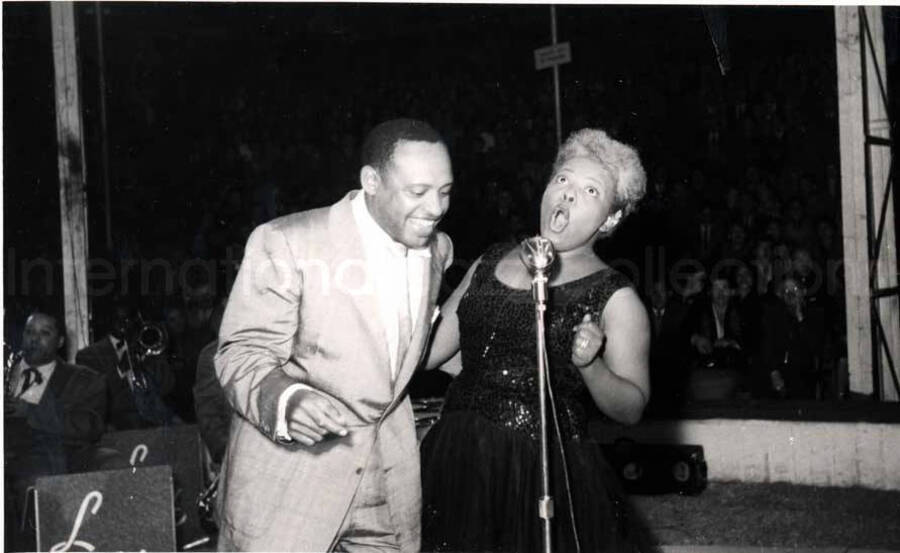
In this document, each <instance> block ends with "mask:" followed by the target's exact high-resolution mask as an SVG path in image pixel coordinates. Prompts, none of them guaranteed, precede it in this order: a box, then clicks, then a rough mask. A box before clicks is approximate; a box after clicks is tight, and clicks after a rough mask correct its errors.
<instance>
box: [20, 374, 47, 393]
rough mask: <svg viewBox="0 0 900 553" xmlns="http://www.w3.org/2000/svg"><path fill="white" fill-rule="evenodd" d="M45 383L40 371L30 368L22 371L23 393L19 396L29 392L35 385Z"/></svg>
mask: <svg viewBox="0 0 900 553" xmlns="http://www.w3.org/2000/svg"><path fill="white" fill-rule="evenodd" d="M43 382H44V377H43V376H41V373H40V371H38V370H37V369H35V368H33V367H28V368H26V369H25V370H24V371H22V391H20V392H19V396H21V395H22V394H24V393H25V392H27V391H28V389H29V388H31V387H32V386H34V385H35V384H38V385H39V384H42V383H43Z"/></svg>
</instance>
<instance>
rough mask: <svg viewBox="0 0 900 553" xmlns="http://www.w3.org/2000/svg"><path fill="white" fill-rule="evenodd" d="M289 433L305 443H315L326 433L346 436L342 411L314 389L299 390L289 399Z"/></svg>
mask: <svg viewBox="0 0 900 553" xmlns="http://www.w3.org/2000/svg"><path fill="white" fill-rule="evenodd" d="M287 422H288V433H289V434H290V435H291V438H293V439H295V440H297V441H298V442H300V443H302V444H303V445H308V446H311V445H315V444H317V443H319V442H321V441H322V440H323V439H324V438H325V436H326V435H328V434H336V435H338V436H346V435H347V428H346V426H345V425H346V422H345V421H344V417H343V416H342V415H341V412H340V411H338V410H337V408H336V407H335V406H334V405H333V404H332V403H331V400H329V399H328V398H327V397H325V396H323V395H322V394H319V393H316V392H315V391H313V390H297V391H296V392H294V394H293V395H292V396H291V398H290V399H289V400H288V405H287Z"/></svg>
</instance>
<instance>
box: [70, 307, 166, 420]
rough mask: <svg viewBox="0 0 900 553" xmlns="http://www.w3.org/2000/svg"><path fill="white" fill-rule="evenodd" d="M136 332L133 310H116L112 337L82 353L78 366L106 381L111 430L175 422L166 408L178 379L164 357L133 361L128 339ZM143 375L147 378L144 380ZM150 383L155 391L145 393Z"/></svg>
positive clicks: (97, 342)
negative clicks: (143, 384)
mask: <svg viewBox="0 0 900 553" xmlns="http://www.w3.org/2000/svg"><path fill="white" fill-rule="evenodd" d="M135 328H136V319H135V318H134V317H133V310H132V309H131V308H130V307H128V306H125V305H119V306H117V307H116V311H115V317H114V320H113V324H112V330H110V333H109V335H107V336H104V337H103V338H101V339H100V340H98V341H96V342H94V343H93V344H90V345H88V346H86V347H84V348H83V349H81V350H80V351H79V352H78V353H77V354H76V355H75V362H76V363H78V364H79V365H84V366H86V367H90V368H91V369H93V370H95V371H97V372H98V373H100V374H102V375H103V376H105V377H106V382H107V402H108V404H109V412H108V414H107V421H106V422H107V424H108V425H109V426H110V427H111V428H110V430H132V429H136V428H152V427H156V426H162V425H164V424H168V423H169V422H172V411H171V409H170V408H169V406H168V405H166V404H165V398H166V396H167V395H168V394H169V393H170V392H171V391H172V388H173V387H174V384H175V379H174V376H173V374H172V371H171V368H170V367H169V363H168V361H166V359H165V358H163V357H162V356H160V355H158V356H149V357H146V358H145V359H144V360H143V362H141V363H139V365H140V366H137V365H138V363H137V362H134V361H133V357H132V353H135V352H130V351H129V348H130V347H132V346H130V345H129V344H128V338H129V337H130V335H131V334H133V332H134V329H135ZM141 375H143V376H141ZM142 379H148V380H149V381H150V382H151V383H152V384H151V389H150V391H149V392H148V393H142V391H141V385H142V384H140V383H141V380H142Z"/></svg>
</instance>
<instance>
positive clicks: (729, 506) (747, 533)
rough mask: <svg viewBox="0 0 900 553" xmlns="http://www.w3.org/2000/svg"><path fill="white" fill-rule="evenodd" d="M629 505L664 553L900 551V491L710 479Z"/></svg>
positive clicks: (643, 497)
mask: <svg viewBox="0 0 900 553" xmlns="http://www.w3.org/2000/svg"><path fill="white" fill-rule="evenodd" d="M632 502H633V504H634V506H635V508H636V509H637V511H638V513H639V516H642V517H643V519H644V521H645V522H646V524H647V525H648V526H649V527H650V528H651V531H652V532H653V534H654V536H655V538H656V541H657V543H659V544H661V545H665V546H666V548H665V551H666V552H667V553H688V552H690V551H697V552H698V553H701V552H702V553H714V552H719V551H721V552H723V553H726V552H727V553H749V552H754V553H763V552H767V553H768V552H776V551H777V552H781V551H807V550H816V551H829V552H830V551H842V552H845V551H855V550H858V549H873V550H890V551H900V491H884V490H871V489H864V488H836V487H814V486H799V485H793V484H782V483H777V484H747V483H736V482H735V483H730V482H710V483H709V487H708V488H707V489H706V490H705V491H703V492H701V493H700V494H699V495H696V496H680V495H675V494H671V495H657V496H632Z"/></svg>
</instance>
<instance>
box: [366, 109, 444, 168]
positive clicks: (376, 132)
mask: <svg viewBox="0 0 900 553" xmlns="http://www.w3.org/2000/svg"><path fill="white" fill-rule="evenodd" d="M401 140H411V141H419V142H440V143H443V142H444V139H443V138H442V137H441V135H440V134H439V133H438V132H437V131H436V130H434V128H433V127H432V126H431V125H429V124H428V123H426V122H424V121H419V120H418V119H391V120H390V121H385V122H384V123H381V124H379V125H377V126H376V127H375V128H373V129H372V130H371V131H369V134H368V135H367V136H366V139H365V141H363V145H362V164H363V165H364V166H365V165H371V166H372V167H374V168H375V169H377V170H379V171H380V170H382V169H384V168H385V167H386V166H387V164H388V163H389V162H390V161H391V156H393V155H394V147H395V146H396V145H397V143H398V142H400V141H401Z"/></svg>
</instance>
